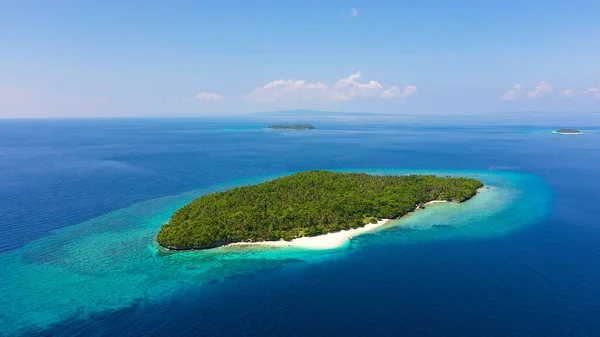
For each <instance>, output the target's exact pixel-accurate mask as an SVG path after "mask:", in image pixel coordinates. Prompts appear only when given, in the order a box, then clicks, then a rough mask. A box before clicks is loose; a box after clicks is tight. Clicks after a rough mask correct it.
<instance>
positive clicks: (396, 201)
mask: <svg viewBox="0 0 600 337" xmlns="http://www.w3.org/2000/svg"><path fill="white" fill-rule="evenodd" d="M482 186H483V184H482V183H481V182H480V181H479V180H476V179H472V178H460V177H457V178H454V177H437V176H434V175H408V176H374V175H369V174H365V173H341V172H331V171H307V172H301V173H296V174H292V175H289V176H285V177H281V178H278V179H274V180H271V181H267V182H264V183H261V184H258V185H252V186H244V187H238V188H234V189H231V190H228V191H225V192H218V193H212V194H208V195H204V196H201V197H199V198H197V199H195V200H193V201H192V202H190V203H189V204H187V205H185V206H184V207H182V208H181V209H179V210H178V211H177V212H175V214H173V216H172V217H171V219H170V221H169V222H168V223H167V224H165V225H163V226H162V228H161V229H160V231H159V233H158V235H157V237H156V241H157V242H158V243H159V244H160V245H161V246H162V247H165V248H168V249H171V250H192V249H208V248H215V247H219V246H224V245H228V244H233V243H260V242H265V241H268V242H275V241H278V242H285V241H290V240H293V239H295V240H301V239H305V238H306V237H313V236H320V235H323V234H327V233H334V232H340V231H344V230H349V229H359V228H361V227H365V226H372V225H373V224H377V223H378V222H380V221H384V219H396V218H399V217H402V216H404V215H406V214H408V213H410V212H412V211H414V210H415V209H420V208H423V207H425V205H426V204H428V203H430V202H432V201H450V202H457V203H458V202H463V201H466V200H469V199H470V198H472V197H473V196H475V195H476V194H477V190H478V189H479V188H480V187H482ZM329 235H332V234H329Z"/></svg>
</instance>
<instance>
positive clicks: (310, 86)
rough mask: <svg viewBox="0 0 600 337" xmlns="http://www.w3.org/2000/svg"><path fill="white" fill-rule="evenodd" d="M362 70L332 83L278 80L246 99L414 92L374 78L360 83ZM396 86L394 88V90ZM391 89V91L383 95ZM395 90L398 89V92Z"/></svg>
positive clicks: (342, 98)
mask: <svg viewBox="0 0 600 337" xmlns="http://www.w3.org/2000/svg"><path fill="white" fill-rule="evenodd" d="M361 78H362V74H361V72H360V71H359V72H356V73H354V74H352V75H350V76H348V77H346V78H342V79H340V80H338V81H337V82H335V83H334V84H333V85H327V84H325V83H322V82H316V83H311V82H308V81H305V80H277V81H272V82H269V83H267V84H265V85H264V86H262V87H260V88H256V89H254V90H252V92H250V94H248V95H247V98H249V99H252V100H256V101H274V100H327V101H347V100H351V99H354V98H376V97H381V98H396V97H397V98H404V97H408V96H410V95H412V94H413V93H414V92H416V90H417V88H416V87H414V86H410V87H407V88H405V89H404V90H402V89H400V88H399V87H396V86H394V87H391V88H389V89H387V90H386V89H385V88H384V87H383V85H382V84H381V83H379V82H377V81H374V80H370V81H368V82H365V83H362V82H361V81H360V79H361ZM393 88H396V89H393ZM391 89H393V90H392V91H391V92H390V93H388V94H386V95H385V96H383V94H384V93H385V92H387V91H389V90H391ZM396 91H399V92H401V94H400V95H397V94H396ZM393 94H395V96H394V95H393Z"/></svg>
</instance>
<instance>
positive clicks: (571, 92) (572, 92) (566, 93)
mask: <svg viewBox="0 0 600 337" xmlns="http://www.w3.org/2000/svg"><path fill="white" fill-rule="evenodd" d="M576 93H577V91H576V90H575V89H567V90H563V91H561V92H560V94H561V95H562V96H563V97H567V98H568V97H573V96H574V95H575V94H576Z"/></svg>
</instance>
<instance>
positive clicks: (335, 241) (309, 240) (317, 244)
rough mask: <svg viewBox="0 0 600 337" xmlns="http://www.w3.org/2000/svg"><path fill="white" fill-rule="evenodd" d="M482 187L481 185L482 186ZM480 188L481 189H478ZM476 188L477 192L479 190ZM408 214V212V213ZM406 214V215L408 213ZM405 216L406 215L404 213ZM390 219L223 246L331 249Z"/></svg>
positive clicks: (433, 201)
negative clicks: (279, 238)
mask: <svg viewBox="0 0 600 337" xmlns="http://www.w3.org/2000/svg"><path fill="white" fill-rule="evenodd" d="M482 189H483V187H482ZM480 190H481V189H480ZM480 190H478V192H479V191H480ZM444 202H449V201H447V200H432V201H429V202H427V203H425V205H431V204H435V203H444ZM417 210H419V209H418V208H417V209H415V211H417ZM408 214H410V213H408ZM408 214H407V215H408ZM405 216H406V215H405ZM390 221H392V219H383V220H381V221H378V222H377V223H376V224H367V225H365V226H363V227H360V228H356V229H348V230H343V231H339V232H334V233H327V234H323V235H318V236H310V237H302V238H297V239H293V240H291V241H284V240H280V241H260V242H236V243H231V244H228V245H226V246H223V247H234V246H270V247H298V248H306V249H333V248H338V247H342V246H343V245H345V244H346V243H347V242H348V241H350V240H352V238H353V237H355V236H358V235H361V234H364V233H368V232H372V231H374V230H376V229H378V228H380V227H382V226H384V225H385V224H387V223H388V222H390Z"/></svg>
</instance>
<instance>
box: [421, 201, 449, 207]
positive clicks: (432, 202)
mask: <svg viewBox="0 0 600 337" xmlns="http://www.w3.org/2000/svg"><path fill="white" fill-rule="evenodd" d="M440 202H448V200H431V201H429V202H426V203H425V204H424V205H425V206H427V205H431V204H437V203H440Z"/></svg>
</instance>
